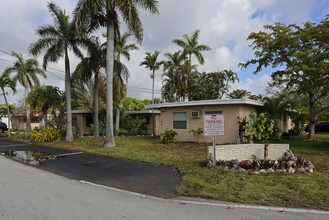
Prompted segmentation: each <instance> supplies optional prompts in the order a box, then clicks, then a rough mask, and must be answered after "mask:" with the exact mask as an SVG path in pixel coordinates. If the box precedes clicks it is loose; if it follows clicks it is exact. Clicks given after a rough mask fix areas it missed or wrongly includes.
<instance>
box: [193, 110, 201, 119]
mask: <svg viewBox="0 0 329 220" xmlns="http://www.w3.org/2000/svg"><path fill="white" fill-rule="evenodd" d="M200 117H201V110H194V111H192V113H191V118H200Z"/></svg>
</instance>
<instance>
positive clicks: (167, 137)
mask: <svg viewBox="0 0 329 220" xmlns="http://www.w3.org/2000/svg"><path fill="white" fill-rule="evenodd" d="M177 135H178V134H177V132H176V131H174V130H168V129H166V130H165V132H164V133H162V134H161V142H162V143H164V144H169V143H173V142H175V140H176V137H177Z"/></svg>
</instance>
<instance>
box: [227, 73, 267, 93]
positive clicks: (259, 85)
mask: <svg viewBox="0 0 329 220" xmlns="http://www.w3.org/2000/svg"><path fill="white" fill-rule="evenodd" d="M270 80H271V77H270V76H269V75H265V74H264V75H261V76H257V78H247V79H245V80H241V81H240V82H239V83H235V84H232V85H231V86H230V92H232V91H233V90H236V89H244V90H247V91H250V92H251V93H252V94H255V95H258V94H261V95H266V87H267V85H268V82H269V81H270Z"/></svg>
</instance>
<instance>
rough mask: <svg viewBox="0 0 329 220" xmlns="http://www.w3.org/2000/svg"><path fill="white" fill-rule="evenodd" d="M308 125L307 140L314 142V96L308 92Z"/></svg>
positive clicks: (315, 117)
mask: <svg viewBox="0 0 329 220" xmlns="http://www.w3.org/2000/svg"><path fill="white" fill-rule="evenodd" d="M309 111H310V115H309V125H308V139H310V140H314V134H315V123H316V119H317V116H316V113H315V96H314V94H313V93H311V92H309Z"/></svg>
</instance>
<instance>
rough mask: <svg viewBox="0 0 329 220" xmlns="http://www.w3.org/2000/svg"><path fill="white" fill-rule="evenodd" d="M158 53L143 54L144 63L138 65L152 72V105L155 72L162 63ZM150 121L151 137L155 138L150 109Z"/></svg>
mask: <svg viewBox="0 0 329 220" xmlns="http://www.w3.org/2000/svg"><path fill="white" fill-rule="evenodd" d="M159 54H160V52H159V51H155V52H154V53H153V54H152V53H150V52H146V53H145V55H146V56H145V57H144V61H142V62H141V63H140V66H145V68H147V69H150V70H151V71H152V74H151V79H152V104H154V78H155V75H154V74H155V71H156V70H159V69H160V66H161V65H162V64H163V61H158V56H159ZM152 120H153V136H155V126H154V125H155V122H154V111H153V109H152Z"/></svg>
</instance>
